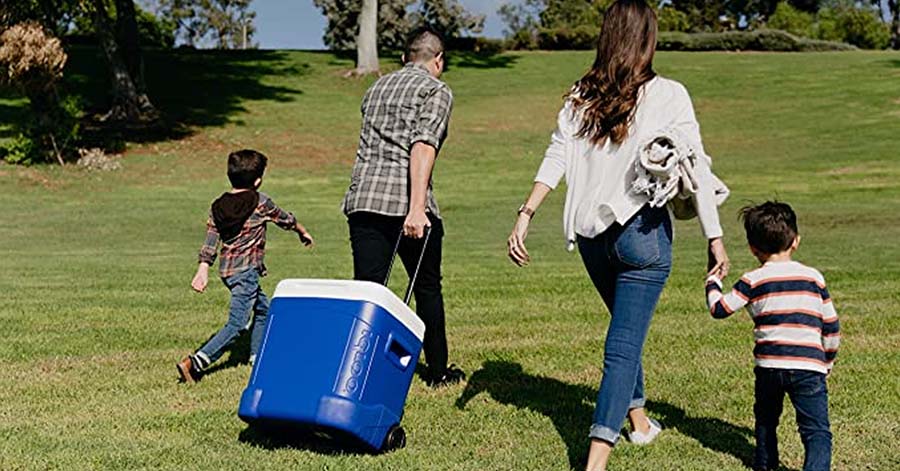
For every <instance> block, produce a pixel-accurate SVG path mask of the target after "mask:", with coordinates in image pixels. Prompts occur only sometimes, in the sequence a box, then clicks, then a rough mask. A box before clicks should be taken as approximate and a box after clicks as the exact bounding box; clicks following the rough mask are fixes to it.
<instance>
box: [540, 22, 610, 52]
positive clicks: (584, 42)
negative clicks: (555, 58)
mask: <svg viewBox="0 0 900 471" xmlns="http://www.w3.org/2000/svg"><path fill="white" fill-rule="evenodd" d="M599 36H600V28H599V27H596V26H588V25H581V26H575V27H572V28H569V27H562V28H541V29H539V30H538V39H537V41H538V47H540V48H541V49H546V50H584V49H594V48H596V47H597V38H598V37H599Z"/></svg>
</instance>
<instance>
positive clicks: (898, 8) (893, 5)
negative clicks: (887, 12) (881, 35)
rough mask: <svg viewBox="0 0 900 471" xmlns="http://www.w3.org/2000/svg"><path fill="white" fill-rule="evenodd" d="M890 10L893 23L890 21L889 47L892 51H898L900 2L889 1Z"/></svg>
mask: <svg viewBox="0 0 900 471" xmlns="http://www.w3.org/2000/svg"><path fill="white" fill-rule="evenodd" d="M888 7H889V8H890V9H891V14H892V17H893V21H891V46H892V47H893V48H894V49H900V0H891V1H889V2H888Z"/></svg>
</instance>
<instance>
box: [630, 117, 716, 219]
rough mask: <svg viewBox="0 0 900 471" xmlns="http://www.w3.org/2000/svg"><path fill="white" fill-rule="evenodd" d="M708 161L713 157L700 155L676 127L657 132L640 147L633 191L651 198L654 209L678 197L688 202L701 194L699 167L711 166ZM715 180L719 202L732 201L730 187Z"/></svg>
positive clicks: (635, 165) (714, 177) (632, 186)
mask: <svg viewBox="0 0 900 471" xmlns="http://www.w3.org/2000/svg"><path fill="white" fill-rule="evenodd" d="M701 159H703V161H702V162H701V161H700V160H701ZM708 159H709V157H707V156H705V155H700V154H699V153H698V152H696V151H695V150H694V147H693V146H692V145H691V144H690V143H689V140H688V139H687V138H685V137H684V135H683V134H682V132H681V131H680V130H678V129H676V128H667V129H664V130H662V131H660V132H657V133H654V134H653V137H652V138H649V139H646V140H645V141H644V142H643V143H642V144H641V145H640V146H638V158H637V159H636V160H635V164H634V167H635V179H634V181H633V182H632V184H631V190H632V191H633V192H634V193H636V194H643V195H647V197H649V199H650V205H651V206H652V207H654V208H660V207H662V206H665V205H666V203H669V202H670V201H673V200H674V199H675V198H676V197H677V198H681V199H683V200H688V199H690V198H692V197H693V196H694V195H696V194H697V190H698V188H699V187H700V185H701V182H700V180H699V179H698V177H697V172H696V166H697V165H698V164H700V165H704V164H705V165H709V161H708ZM710 174H711V173H710ZM712 180H713V181H711V182H709V183H708V184H712V185H713V186H714V188H715V190H714V191H715V194H716V203H717V204H719V205H721V204H722V203H723V202H724V201H725V199H727V198H728V194H729V190H728V187H727V186H725V184H724V183H723V182H722V180H720V179H719V178H718V177H716V176H715V175H712ZM703 184H707V183H706V182H704V183H703Z"/></svg>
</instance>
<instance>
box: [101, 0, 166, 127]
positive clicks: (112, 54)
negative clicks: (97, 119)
mask: <svg viewBox="0 0 900 471" xmlns="http://www.w3.org/2000/svg"><path fill="white" fill-rule="evenodd" d="M91 3H92V4H93V6H94V15H93V21H94V29H95V31H96V34H97V37H98V39H99V40H100V46H101V48H102V49H103V54H104V55H105V56H106V61H107V63H108V65H109V71H110V79H111V82H112V84H111V88H112V106H111V107H110V109H109V112H107V114H106V115H104V116H103V118H102V120H103V121H121V122H131V123H134V122H141V121H152V120H155V119H156V118H157V117H158V113H157V111H156V108H154V106H153V103H151V102H150V98H148V97H147V94H146V93H143V92H141V91H139V90H138V88H137V86H136V85H135V83H134V80H133V79H132V78H131V74H129V73H128V67H127V66H126V64H125V61H124V60H123V59H122V53H121V51H120V50H119V44H118V43H117V42H116V37H115V35H114V34H113V29H112V25H111V24H110V21H109V15H108V14H107V13H106V6H105V5H104V0H93V1H92V2H91Z"/></svg>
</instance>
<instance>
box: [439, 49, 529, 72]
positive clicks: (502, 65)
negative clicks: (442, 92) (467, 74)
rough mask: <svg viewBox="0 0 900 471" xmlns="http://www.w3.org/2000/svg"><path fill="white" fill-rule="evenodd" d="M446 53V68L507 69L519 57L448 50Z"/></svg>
mask: <svg viewBox="0 0 900 471" xmlns="http://www.w3.org/2000/svg"><path fill="white" fill-rule="evenodd" d="M447 54H448V58H449V59H450V61H449V62H450V64H449V66H448V67H447V70H450V69H453V68H457V67H458V68H461V69H508V68H511V67H512V66H514V65H515V64H516V62H518V60H519V57H520V56H518V55H515V54H499V53H485V52H457V51H450V52H448V53H447Z"/></svg>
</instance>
